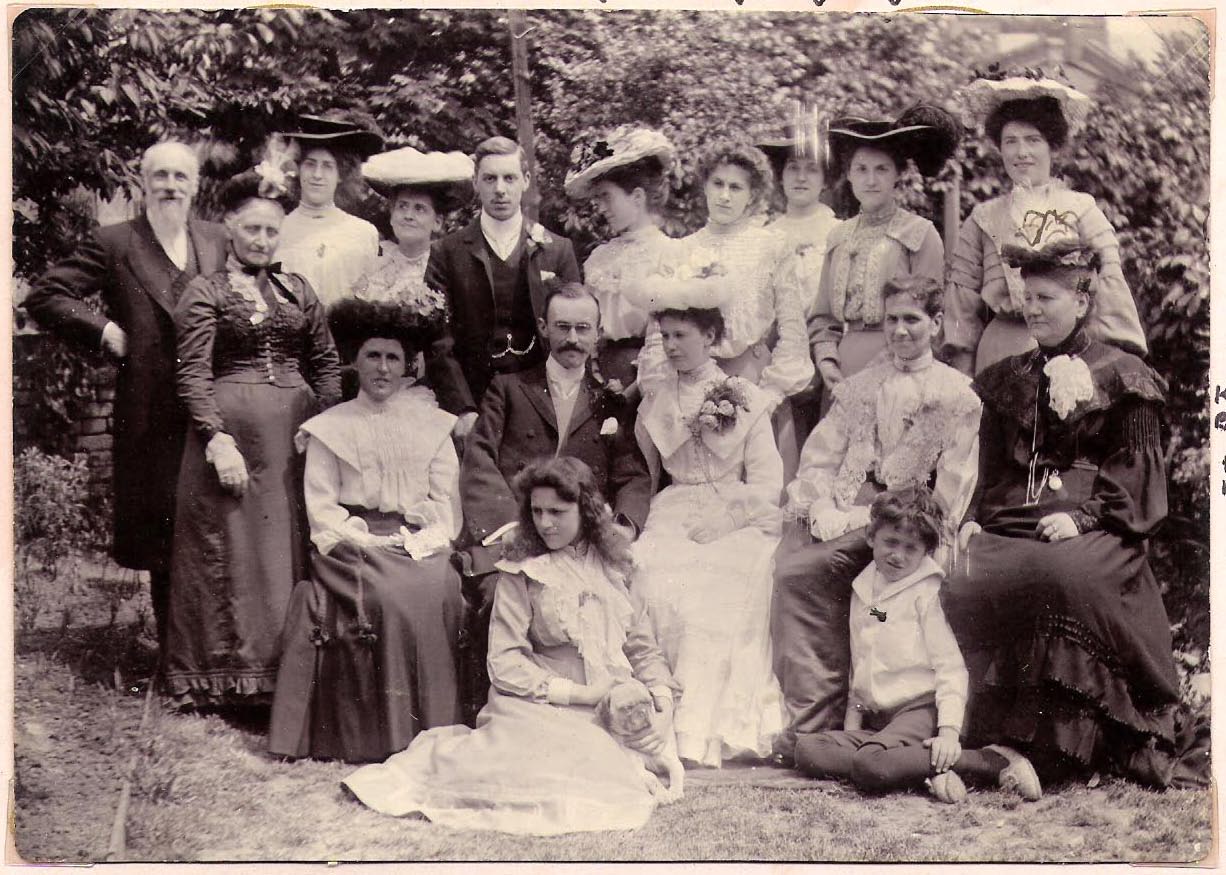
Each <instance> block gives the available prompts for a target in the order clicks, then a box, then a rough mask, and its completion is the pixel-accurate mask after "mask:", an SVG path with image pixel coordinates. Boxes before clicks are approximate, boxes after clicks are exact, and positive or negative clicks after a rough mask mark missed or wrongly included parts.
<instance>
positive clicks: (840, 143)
mask: <svg viewBox="0 0 1226 875" xmlns="http://www.w3.org/2000/svg"><path fill="white" fill-rule="evenodd" d="M961 136H962V125H961V124H959V122H958V120H957V119H956V118H955V117H954V116H953V115H952V114H950V113H948V112H946V111H945V110H943V109H941V108H940V107H938V106H931V105H928V104H917V105H916V106H913V107H912V108H911V109H908V110H907V111H906V112H904V113H903V114H902V115H900V116H899V117H898V118H897V119H895V120H893V121H888V120H881V119H865V118H858V117H855V116H846V117H843V118H840V119H836V120H835V121H833V122H831V124H830V146H831V152H832V153H833V157H834V166H835V167H837V168H838V169H839V170H841V171H843V172H846V169H847V163H848V162H849V161H850V160H851V156H852V154H853V153H854V152H855V150H856V149H857V148H859V147H861V146H873V147H876V148H878V149H882V150H884V151H887V152H889V153H890V154H892V155H895V156H897V157H899V158H900V159H902V160H906V159H908V158H909V159H911V160H912V161H914V162H915V166H916V168H917V169H918V170H919V172H920V173H922V174H923V175H924V176H935V175H936V174H938V173H940V171H941V168H942V167H944V166H945V162H946V161H948V160H949V158H950V156H952V155H953V153H954V149H956V148H957V146H958V140H959V139H961Z"/></svg>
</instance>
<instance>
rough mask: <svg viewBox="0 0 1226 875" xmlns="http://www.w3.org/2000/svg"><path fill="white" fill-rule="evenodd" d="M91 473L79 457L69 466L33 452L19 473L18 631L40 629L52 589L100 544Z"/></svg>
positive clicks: (19, 462)
mask: <svg viewBox="0 0 1226 875" xmlns="http://www.w3.org/2000/svg"><path fill="white" fill-rule="evenodd" d="M88 500H89V467H88V465H87V464H86V457H85V456H84V455H83V454H78V455H77V456H76V457H75V458H74V459H72V460H71V461H69V460H68V459H65V458H63V457H61V456H51V455H48V454H46V453H44V452H42V451H41V450H38V449H36V448H33V447H31V448H29V449H27V450H25V452H23V453H22V454H21V455H20V456H18V457H17V463H16V465H15V466H14V469H13V507H14V517H13V519H14V525H15V535H16V542H17V556H16V565H17V568H16V572H17V573H16V589H17V592H16V601H17V625H18V628H19V629H21V630H22V631H23V632H29V631H31V630H33V629H34V627H35V625H36V624H37V622H38V617H39V614H40V613H41V612H42V610H43V608H44V607H46V604H45V602H46V594H47V592H48V588H49V585H50V584H52V583H54V582H56V581H58V580H59V579H60V576H61V574H63V573H64V572H65V571H75V568H76V565H77V561H78V557H79V556H80V554H81V552H82V551H84V550H85V549H86V548H88V547H89V546H90V544H91V543H93V541H94V540H95V539H96V537H97V533H96V531H95V529H96V525H95V523H94V521H93V517H92V514H91V513H90V511H89V508H88V504H87V502H88Z"/></svg>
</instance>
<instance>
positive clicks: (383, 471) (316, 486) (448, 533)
mask: <svg viewBox="0 0 1226 875" xmlns="http://www.w3.org/2000/svg"><path fill="white" fill-rule="evenodd" d="M454 424H455V417H454V416H452V415H451V414H450V413H446V412H444V411H442V410H440V409H439V408H438V406H437V405H436V404H435V403H434V397H433V395H431V394H430V392H429V391H428V390H425V389H420V388H414V389H402V390H400V391H399V392H397V393H396V394H395V395H393V396H392V397H391V398H389V399H388V400H387V401H385V402H382V403H380V402H377V401H374V400H373V399H371V398H370V397H369V396H367V395H366V394H365V393H364V392H360V393H359V394H358V397H357V398H355V399H354V400H352V401H346V402H345V403H344V404H338V405H337V406H335V407H333V408H332V409H330V410H328V411H326V412H324V413H321V414H319V415H318V416H315V417H312V418H311V419H308V420H307V421H306V422H305V423H303V424H302V427H301V429H300V430H299V432H298V435H297V438H296V440H297V443H298V446H299V449H305V450H306V454H307V456H306V474H305V480H304V484H303V489H304V492H305V496H306V506H307V518H308V519H309V521H310V524H311V541H312V543H314V544H315V546H316V548H317V549H318V550H319V552H321V553H328V552H329V551H331V550H332V548H333V547H335V546H336V545H337V544H338V543H340V542H341V541H345V540H350V541H356V542H359V543H360V542H361V541H362V540H363V539H364V536H365V535H366V533H367V531H368V529H367V527H366V523H365V521H364V520H363V519H362V518H361V517H359V516H353V515H351V514H350V513H349V511H348V510H346V507H361V508H366V509H368V510H379V511H384V512H388V513H398V514H400V515H402V516H403V517H404V520H405V523H406V525H412V526H415V527H420V531H419V532H418V533H417V537H416V538H415V539H414V540H415V541H416V542H420V543H419V544H416V546H419V547H421V548H422V549H425V547H426V546H434V547H441V546H443V545H445V544H447V543H449V542H450V541H451V540H452V539H453V538H455V537H456V536H457V535H459V533H460V522H461V514H460V488H459V479H460V463H459V459H458V458H457V457H456V452H455V446H454V444H453V443H452V441H451V429H452V426H453V425H454Z"/></svg>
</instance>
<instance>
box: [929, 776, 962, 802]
mask: <svg viewBox="0 0 1226 875" xmlns="http://www.w3.org/2000/svg"><path fill="white" fill-rule="evenodd" d="M924 785H925V786H926V787H927V788H928V792H930V793H931V794H932V795H933V796H935V797H937V799H939V800H940V801H942V802H948V803H950V804H951V805H953V804H957V803H958V802H965V801H966V785H965V784H963V783H962V779H961V778H959V777H958V775H957V773H956V772H954V771H952V770H951V771H948V772H941V773H940V774H937V775H932V776H930V777H928V778H925V779H924Z"/></svg>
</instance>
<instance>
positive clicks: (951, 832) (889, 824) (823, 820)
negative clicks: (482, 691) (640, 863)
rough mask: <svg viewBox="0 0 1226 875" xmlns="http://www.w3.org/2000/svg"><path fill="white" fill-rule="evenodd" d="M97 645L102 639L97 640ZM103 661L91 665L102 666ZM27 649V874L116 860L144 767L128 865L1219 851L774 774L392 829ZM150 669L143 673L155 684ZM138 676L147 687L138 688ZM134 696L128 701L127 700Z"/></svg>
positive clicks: (1114, 812) (23, 666)
mask: <svg viewBox="0 0 1226 875" xmlns="http://www.w3.org/2000/svg"><path fill="white" fill-rule="evenodd" d="M99 634H100V633H99ZM91 647H92V648H93V649H92V650H91ZM103 652H105V653H108V654H110V656H112V657H114V656H115V655H116V653H119V651H114V648H112V650H109V651H108V650H106V649H105V647H103V646H102V645H100V644H99V643H98V640H97V636H94V637H90V636H88V635H83V636H81V637H80V640H79V641H78V642H77V645H76V646H75V647H68V648H65V647H57V648H56V649H55V654H54V655H48V653H47V652H46V650H45V649H42V650H40V649H38V648H36V647H32V646H30V645H29V644H27V646H25V647H21V648H19V652H18V657H17V662H16V671H15V681H16V720H15V736H14V737H15V744H16V765H17V781H16V785H15V802H16V812H15V819H14V825H15V831H16V846H17V848H18V850H19V851H20V852H21V853H22V855H23V856H24V857H25V858H26V859H28V860H45V861H51V860H66V861H79V862H84V861H88V860H100V859H102V858H103V857H104V856H105V853H106V846H107V837H108V835H109V831H110V825H111V820H112V818H113V816H114V812H115V807H116V804H117V802H118V798H119V788H120V785H121V782H122V778H123V774H124V771H125V768H126V764H127V762H128V760H129V758H130V757H131V755H132V753H133V752H134V751H139V753H140V757H139V759H138V766H137V770H136V773H135V780H134V784H133V795H132V804H131V808H130V810H129V814H128V821H127V829H128V836H127V849H126V858H127V859H129V860H133V861H159V860H236V861H237V860H285V861H288V860H388V861H391V860H777V861H783V860H797V861H801V860H804V861H807V860H824V861H865V860H878V861H903V860H913V861H937V860H942V861H944V860H949V861H996V860H1012V861H1087V862H1088V861H1095V862H1118V861H1130V862H1150V863H1157V862H1176V861H1179V862H1183V861H1192V860H1198V859H1202V858H1204V857H1205V856H1206V855H1207V854H1208V853H1209V851H1210V842H1211V838H1210V836H1211V833H1210V818H1211V794H1210V793H1209V792H1208V791H1190V790H1184V791H1171V792H1167V793H1153V792H1149V791H1146V790H1142V789H1140V788H1138V787H1135V786H1132V785H1129V784H1126V783H1123V782H1116V781H1113V780H1106V781H1104V782H1103V784H1102V785H1101V786H1099V787H1097V788H1094V789H1089V788H1086V787H1083V786H1066V787H1063V788H1054V789H1052V788H1049V790H1051V792H1049V793H1048V794H1047V795H1046V796H1045V797H1044V798H1043V799H1042V800H1041V801H1040V802H1037V803H1023V802H1021V801H1020V800H1019V799H1018V798H1017V797H1015V796H1011V795H1006V794H1003V793H999V792H996V791H990V792H989V791H982V792H972V794H971V798H970V800H969V802H968V803H966V804H964V805H961V806H946V805H941V804H939V803H937V802H935V801H933V800H932V799H930V798H929V797H927V796H925V795H921V794H896V795H892V796H885V797H866V796H862V795H861V794H859V793H858V792H856V791H855V790H853V789H850V788H847V787H843V786H840V785H838V784H835V783H830V782H806V781H803V780H800V779H798V778H793V777H792V776H791V775H790V773H786V772H781V771H779V770H774V769H768V768H758V769H748V768H742V769H735V770H734V769H728V770H723V771H721V772H703V771H699V772H691V773H690V775H689V776H688V780H687V785H686V797H685V799H683V800H682V801H681V802H679V803H677V804H676V805H673V806H669V807H665V808H661V809H658V810H657V812H656V813H655V815H654V816H653V817H652V819H651V821H650V822H649V823H648V824H647V826H645V827H644V828H643V829H641V830H639V831H637V832H633V833H627V832H618V833H589V834H579V835H571V836H564V837H556V838H531V837H517V836H504V835H498V834H491V833H479V832H465V831H456V830H451V829H447V828H443V827H438V826H435V825H433V824H431V823H429V822H426V821H424V820H420V819H414V818H401V819H398V818H389V817H384V816H382V815H379V814H375V813H374V812H372V811H369V810H367V809H365V808H363V807H362V806H360V805H359V804H358V803H357V802H355V801H353V800H351V799H350V798H348V797H347V796H346V795H345V794H344V793H343V792H342V790H341V787H340V779H341V778H342V777H343V776H344V775H345V774H347V773H348V772H349V771H350V769H351V768H352V767H351V766H347V765H344V764H341V763H318V762H305V761H304V762H298V763H283V762H280V761H277V760H274V759H272V758H269V757H268V756H266V755H265V754H264V753H263V736H262V734H261V733H260V732H259V731H257V730H256V729H252V728H244V727H240V726H235V725H232V724H230V723H227V722H226V721H224V720H222V719H220V718H218V717H216V716H197V715H181V714H177V713H173V712H171V711H169V710H167V709H166V708H165V707H164V706H163V705H161V704H160V703H157V702H155V707H154V708H153V710H152V712H151V715H150V724H149V725H148V726H146V729H145V732H144V733H138V732H137V726H138V724H139V720H140V712H141V707H142V697H141V696H140V695H139V693H140V688H139V686H135V687H134V686H133V685H132V684H131V683H129V682H127V681H126V680H124V677H123V675H125V674H126V672H127V671H133V672H137V671H139V670H140V668H141V667H142V666H140V665H139V660H135V659H134V658H133V657H132V654H131V652H130V647H129V648H128V649H127V650H124V651H123V652H122V653H120V655H121V656H122V655H123V653H126V654H128V656H127V661H126V663H124V660H123V659H120V660H119V662H120V663H121V664H124V666H121V667H124V669H125V670H123V671H120V672H119V673H118V674H117V675H115V676H114V677H115V679H117V680H119V681H120V683H119V687H120V688H122V689H123V690H124V691H125V692H119V691H117V689H116V685H115V684H114V683H106V682H105V681H106V680H107V678H105V677H95V676H93V675H90V674H89V673H88V672H86V671H85V670H84V669H83V667H82V666H83V665H84V663H82V662H81V658H82V654H85V655H90V654H93V655H92V656H90V659H91V660H95V661H96V658H97V657H98V656H100V655H102V653H103ZM144 667H147V666H144ZM133 676H139V675H133ZM125 693H126V694H125Z"/></svg>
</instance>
